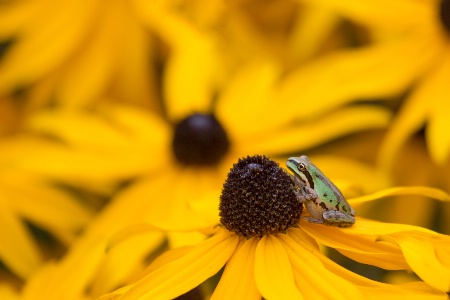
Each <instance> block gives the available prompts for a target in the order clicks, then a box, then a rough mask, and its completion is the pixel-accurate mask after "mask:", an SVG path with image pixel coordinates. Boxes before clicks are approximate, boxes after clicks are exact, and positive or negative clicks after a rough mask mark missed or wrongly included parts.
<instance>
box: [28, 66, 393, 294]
mask: <svg viewBox="0 0 450 300" xmlns="http://www.w3.org/2000/svg"><path fill="white" fill-rule="evenodd" d="M176 63H177V62H174V65H173V66H174V68H175V69H178V70H182V67H181V66H177V65H176ZM178 63H181V64H182V65H183V66H184V62H183V61H181V62H180V61H178ZM185 67H190V66H185ZM190 70H191V72H192V69H190ZM194 71H195V69H194ZM169 74H172V76H174V79H173V80H174V82H178V80H180V78H179V76H180V74H187V71H181V72H180V73H178V72H175V73H170V72H169ZM168 76H169V75H168ZM190 76H191V77H194V78H195V80H197V81H199V80H200V79H201V78H202V76H201V75H200V76H198V77H196V76H195V73H194V74H191V75H190ZM171 78H172V77H167V80H168V82H165V85H166V86H169V87H171V86H172V84H173V83H171ZM288 79H289V82H290V84H287V83H285V82H284V81H283V84H282V85H280V86H278V85H277V81H278V80H279V71H278V69H277V68H276V66H275V65H273V64H270V63H267V62H262V61H260V60H258V61H257V62H255V63H252V64H249V65H248V66H244V67H243V68H242V70H241V71H240V72H239V73H238V74H236V75H235V76H234V78H233V79H232V80H231V81H230V82H229V83H228V84H227V85H226V86H225V87H224V88H223V90H222V91H221V92H220V94H219V95H218V99H216V100H213V98H212V95H210V94H209V93H208V89H206V90H199V87H201V86H204V87H207V86H208V85H207V84H206V83H204V84H193V85H192V88H191V89H188V88H187V86H186V85H183V86H181V91H183V92H182V93H181V92H180V90H176V91H175V92H173V90H174V88H170V89H168V90H169V91H172V92H170V93H169V94H167V95H165V96H166V97H165V100H166V101H165V103H166V106H167V115H168V117H167V119H165V118H163V117H162V116H160V115H159V114H156V113H152V112H150V111H143V110H138V109H136V108H133V107H131V106H124V105H111V104H110V105H107V106H106V105H105V106H101V107H99V108H98V109H97V110H93V111H74V110H61V109H59V110H58V109H54V110H48V111H42V112H41V113H39V114H35V115H34V116H33V117H32V118H30V119H29V120H28V122H27V123H28V127H27V128H28V130H33V131H35V132H40V133H45V134H46V135H50V136H53V137H56V138H58V139H59V140H61V141H62V143H59V144H58V143H53V144H52V146H51V147H50V146H48V147H46V148H41V149H40V150H36V149H34V150H33V151H31V148H24V149H21V150H20V151H21V153H22V155H23V156H24V157H26V159H25V160H24V161H23V162H22V163H23V164H24V165H26V166H27V168H30V169H32V170H34V171H35V172H40V173H42V174H45V175H46V176H50V177H52V178H57V179H58V180H62V181H63V182H66V183H68V184H72V185H75V186H79V187H85V188H89V189H95V188H98V187H96V186H111V185H112V184H116V183H118V182H120V181H121V180H126V179H130V178H133V179H135V180H134V181H132V182H130V184H128V185H127V186H126V187H125V188H123V190H121V191H120V193H118V194H117V195H115V197H114V199H113V200H112V202H111V203H110V205H108V206H107V207H106V208H105V209H106V211H105V212H104V213H103V212H102V213H101V214H99V215H98V217H97V219H96V221H95V222H94V223H93V225H92V226H90V227H88V228H87V229H86V232H85V234H84V235H83V236H82V237H81V238H80V240H78V242H77V244H76V245H75V246H74V247H73V248H72V249H71V251H70V252H69V254H68V255H67V256H66V257H65V258H64V259H63V260H62V261H61V263H58V264H57V265H55V266H54V267H49V270H48V272H44V273H42V274H38V276H37V277H36V278H37V279H36V280H37V281H38V282H40V283H41V284H43V285H44V286H46V285H48V284H49V283H51V282H54V281H52V280H58V282H59V285H60V286H61V288H58V289H52V290H49V293H48V294H46V296H45V297H46V299H59V298H60V297H62V296H63V295H64V292H65V291H66V290H70V291H72V294H73V295H82V294H83V293H84V292H85V290H86V287H87V286H91V285H92V284H93V285H94V286H97V285H98V287H97V288H96V290H95V291H92V290H91V292H92V294H91V295H96V293H98V292H99V291H102V292H106V291H108V290H111V288H113V287H114V286H115V285H114V284H117V283H118V282H120V280H125V278H126V276H129V272H130V269H127V268H121V270H124V272H122V271H121V272H117V274H116V275H115V276H111V273H110V272H105V271H104V270H105V269H106V270H108V269H109V267H111V268H114V264H115V263H118V262H117V260H116V261H114V260H109V261H105V260H108V258H107V256H104V255H100V254H99V253H100V251H101V249H104V248H105V247H106V239H105V238H106V237H109V236H112V235H113V234H115V233H116V232H117V231H118V230H120V228H121V227H126V226H129V225H133V224H135V223H141V222H147V223H150V224H153V225H155V226H157V227H158V228H161V229H166V230H168V231H169V232H168V233H164V235H162V234H158V233H155V237H154V239H152V241H153V242H152V241H150V240H148V241H147V243H144V242H142V241H141V244H140V246H136V247H135V248H134V250H130V249H129V250H128V251H123V252H122V253H121V254H120V255H118V256H117V257H119V258H118V259H119V261H120V262H119V264H120V265H122V266H126V265H127V264H128V265H129V266H131V265H133V266H135V265H136V264H137V261H139V260H141V259H142V257H143V255H144V253H145V251H150V252H151V251H153V250H154V249H155V247H156V246H158V245H159V243H160V241H161V238H163V237H169V242H170V246H179V245H183V244H186V243H187V241H186V240H190V241H188V243H190V244H192V243H195V242H198V241H199V240H200V238H201V236H200V235H198V234H197V236H195V234H194V235H176V234H174V233H172V232H173V231H177V230H182V231H189V230H194V229H195V230H197V229H199V228H206V227H210V226H211V225H213V224H215V223H216V211H217V199H218V195H219V194H220V189H221V185H222V182H223V180H224V178H225V175H226V173H227V172H228V169H229V166H230V165H231V164H232V161H235V160H236V159H237V157H239V156H242V155H243V154H244V153H247V151H250V152H266V153H271V154H273V155H278V156H282V154H284V153H286V152H288V151H294V150H297V149H299V148H300V149H301V148H308V147H312V146H314V145H317V144H321V143H324V142H326V141H328V140H330V139H334V138H337V137H339V136H342V135H346V134H349V133H352V132H355V131H362V130H365V129H372V128H380V127H381V128H383V127H384V126H385V125H386V124H387V123H388V121H389V118H390V114H389V113H387V112H386V110H384V109H381V108H378V107H372V106H361V107H360V106H357V105H355V106H348V107H345V106H344V107H342V108H340V109H337V110H336V111H334V112H329V111H328V109H326V108H325V109H324V110H323V112H322V113H319V112H320V111H319V112H318V111H315V112H314V114H313V115H311V116H309V118H308V112H307V111H304V110H302V109H295V108H294V109H289V110H286V109H285V106H286V105H287V104H288V103H293V102H294V101H293V100H292V99H291V98H289V97H290V96H292V94H291V92H293V90H294V85H295V80H293V79H292V78H289V77H288ZM164 91H166V89H164ZM286 91H288V92H286ZM301 92H302V90H299V91H298V94H299V95H298V97H300V98H301V97H302V93H301ZM310 94H311V90H308V91H307V95H305V97H306V96H311V95H310ZM278 95H284V96H280V97H278ZM207 96H208V97H207ZM283 97H286V98H283ZM319 98H320V96H318V99H319ZM192 99H193V100H192ZM274 99H279V101H280V102H277V101H275V100H274ZM191 100H192V101H191ZM49 143H50V142H49ZM50 144H51V143H50ZM357 169H358V168H356V167H355V168H353V164H352V163H348V164H347V170H357ZM352 176H354V174H352ZM369 177H370V176H369ZM363 178H368V177H367V175H366V174H365V175H364V176H361V181H363ZM371 178H374V180H367V182H364V184H363V185H364V186H365V187H369V189H373V186H377V187H379V186H380V181H382V182H383V183H384V181H383V180H381V179H377V178H376V176H374V177H371ZM383 183H381V184H383ZM371 185H372V187H370V186H371ZM161 197H163V198H164V201H161V200H160V199H161ZM205 202H207V203H209V205H207V206H204V205H203V204H204V203H205ZM205 207H206V208H205ZM210 208H211V209H210ZM202 209H203V210H202ZM205 210H206V211H205ZM94 241H95V248H94V249H95V250H93V247H94V246H93V243H94ZM138 252H139V253H138ZM130 253H135V255H130ZM79 257H85V259H84V260H83V261H80V260H79ZM105 264H106V265H108V266H109V267H107V268H105ZM77 268H79V269H83V270H86V272H85V273H84V274H85V275H83V276H82V278H83V279H81V278H80V279H79V280H77V281H75V280H74V277H73V276H76V274H75V273H74V269H77ZM127 272H128V273H127ZM68 274H72V276H69V275H68ZM89 274H90V275H89ZM93 274H97V277H96V278H93V277H92V276H93ZM99 274H103V275H99ZM41 276H42V277H41ZM40 278H41V279H40ZM42 278H47V279H42ZM48 278H53V279H48ZM61 278H66V280H64V283H62V282H61ZM96 282H97V283H96ZM40 290H42V288H40V285H39V284H38V285H36V286H35V285H33V284H30V285H27V287H26V288H25V295H27V297H29V299H32V298H33V296H35V295H36V292H37V291H40ZM97 295H98V294H97ZM85 296H86V297H88V296H89V295H85Z"/></svg>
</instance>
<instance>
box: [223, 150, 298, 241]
mask: <svg viewBox="0 0 450 300" xmlns="http://www.w3.org/2000/svg"><path fill="white" fill-rule="evenodd" d="M294 190H295V186H294V183H293V181H292V180H291V178H290V176H289V175H288V174H287V172H286V171H284V170H283V169H281V168H280V167H279V165H278V164H277V163H276V162H274V161H272V160H270V159H268V158H267V157H265V156H260V155H255V156H248V157H247V158H242V159H239V161H238V162H237V163H236V164H234V165H233V168H232V169H231V170H230V173H228V177H227V179H226V181H225V183H224V185H223V189H222V195H221V196H220V205H219V210H220V214H219V215H220V222H221V223H222V225H224V226H225V227H226V228H227V229H228V230H230V231H234V232H236V233H238V234H239V235H242V236H245V237H246V238H250V237H253V236H259V237H261V236H263V235H267V234H276V233H281V232H286V230H287V229H288V228H290V227H292V226H294V225H296V224H297V223H298V220H299V218H300V214H301V212H302V204H301V203H299V201H298V200H297V197H296V195H295V193H294Z"/></svg>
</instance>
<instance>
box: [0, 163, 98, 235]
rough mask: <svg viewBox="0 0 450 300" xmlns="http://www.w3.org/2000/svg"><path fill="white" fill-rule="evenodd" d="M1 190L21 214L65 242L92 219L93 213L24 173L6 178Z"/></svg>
mask: <svg viewBox="0 0 450 300" xmlns="http://www.w3.org/2000/svg"><path fill="white" fill-rule="evenodd" d="M3 175H4V176H3ZM0 186H2V188H1V191H2V192H1V193H2V197H3V198H4V199H5V200H6V201H8V202H9V203H10V204H9V205H11V206H12V207H14V210H15V211H17V213H18V214H20V215H21V216H22V217H24V218H26V219H27V220H29V221H31V222H32V223H33V224H35V225H37V226H38V227H42V228H44V229H45V230H47V231H49V232H51V233H53V234H55V235H56V236H58V237H59V238H61V239H62V240H63V241H64V238H65V237H66V235H67V234H69V235H70V236H71V237H72V238H73V237H74V234H75V233H76V232H78V231H79V230H80V229H81V228H82V226H84V225H86V223H87V222H88V221H89V220H90V218H91V217H92V215H91V212H90V211H89V210H88V209H87V208H85V207H83V206H82V205H81V204H80V203H78V201H77V199H75V198H74V197H70V195H69V194H68V193H65V192H63V191H62V190H59V189H58V188H57V187H52V186H50V184H47V183H43V182H41V180H40V178H39V180H38V179H37V178H33V177H32V176H29V175H25V174H24V173H23V172H20V173H19V174H13V173H12V172H8V173H6V174H2V176H0ZM66 242H69V241H66Z"/></svg>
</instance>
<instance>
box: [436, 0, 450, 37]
mask: <svg viewBox="0 0 450 300" xmlns="http://www.w3.org/2000/svg"><path fill="white" fill-rule="evenodd" d="M439 17H440V19H441V23H442V24H443V25H444V28H445V29H446V30H447V32H448V33H449V34H450V0H441V4H440V7H439Z"/></svg>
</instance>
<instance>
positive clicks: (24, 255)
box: [0, 205, 41, 278]
mask: <svg viewBox="0 0 450 300" xmlns="http://www.w3.org/2000/svg"><path fill="white" fill-rule="evenodd" d="M0 240H1V241H2V242H1V243H0V258H1V260H2V262H3V263H4V264H5V265H6V266H7V267H8V268H9V269H11V270H12V272H14V273H15V274H17V275H18V276H20V277H21V278H27V277H29V276H30V275H31V274H32V273H33V272H34V271H36V269H37V268H38V266H39V264H40V263H41V257H40V255H39V250H38V249H37V247H36V246H35V245H34V244H33V242H32V237H31V235H30V233H29V232H28V231H27V229H26V228H25V224H23V223H22V222H21V221H20V220H19V218H18V217H17V216H16V215H14V213H13V212H12V211H10V210H9V209H8V208H7V207H5V206H4V205H1V206H0Z"/></svg>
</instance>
